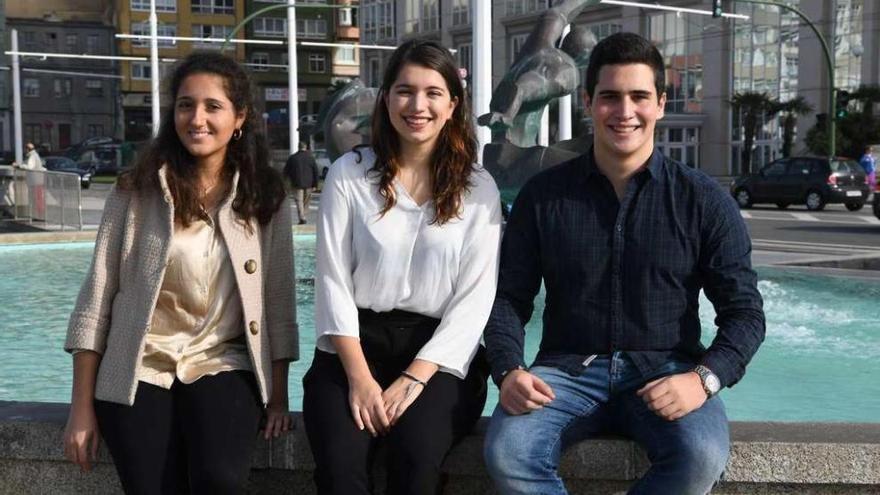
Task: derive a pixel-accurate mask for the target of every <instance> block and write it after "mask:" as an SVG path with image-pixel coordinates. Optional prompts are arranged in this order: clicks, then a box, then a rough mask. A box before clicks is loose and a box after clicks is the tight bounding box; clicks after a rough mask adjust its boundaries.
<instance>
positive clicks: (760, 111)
mask: <svg viewBox="0 0 880 495" xmlns="http://www.w3.org/2000/svg"><path fill="white" fill-rule="evenodd" d="M730 104H731V105H733V110H734V111H735V112H741V113H742V126H743V149H742V170H741V172H742V173H743V174H749V173H751V172H752V148H753V147H754V145H755V136H756V135H757V134H758V128H759V126H760V125H761V122H762V121H763V119H764V118H765V117H771V116H773V115H775V114H776V113H777V112H778V111H779V110H778V102H777V101H776V100H775V99H773V98H771V97H770V96H768V95H767V93H757V92H754V91H746V92H744V93H736V94H735V95H733V98H731V99H730Z"/></svg>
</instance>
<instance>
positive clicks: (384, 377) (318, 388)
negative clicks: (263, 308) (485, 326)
mask: <svg viewBox="0 0 880 495" xmlns="http://www.w3.org/2000/svg"><path fill="white" fill-rule="evenodd" d="M359 320H360V338H361V346H362V348H363V350H364V355H365V356H366V358H367V364H368V365H369V367H370V372H371V373H372V374H373V377H374V378H375V379H376V381H377V382H379V385H380V386H381V387H382V388H383V389H385V388H387V387H388V386H389V385H391V383H392V382H393V381H394V380H395V379H397V378H398V377H399V376H400V372H401V371H402V370H404V369H406V367H407V366H409V364H410V363H411V362H412V360H413V359H414V358H415V356H416V354H417V353H418V352H419V350H420V349H421V348H422V346H423V345H424V344H425V343H426V342H427V341H428V340H429V339H430V338H431V336H432V335H433V332H434V329H435V328H436V327H437V325H438V323H439V321H438V320H436V319H434V318H428V317H426V316H421V315H417V314H413V313H407V312H404V311H397V310H395V311H392V312H390V313H374V312H372V311H367V310H360V311H359ZM487 376H488V366H487V364H486V360H485V357H484V354H483V350H482V347H480V351H479V352H478V354H477V357H476V358H475V359H474V362H473V363H471V367H470V370H469V372H468V375H467V377H466V379H464V380H460V379H458V378H456V377H454V376H452V375H450V374H448V373H442V372H438V373H435V374H434V376H433V377H432V378H431V379H430V380H429V381H428V386H427V387H425V390H424V391H423V392H422V393H421V395H420V396H419V397H418V399H416V401H415V402H414V403H413V404H412V405H411V406H410V407H409V408H408V409H407V410H406V412H405V413H404V414H403V416H401V418H400V420H399V421H398V423H397V424H396V425H395V426H393V427H391V430H390V431H389V433H388V434H387V435H386V436H384V437H381V438H379V439H373V437H371V436H370V434H369V432H367V431H366V430H363V431H361V430H358V428H357V426H356V425H355V423H354V420H353V419H352V417H351V410H350V406H349V402H348V380H347V377H346V375H345V369H344V368H343V366H342V362H341V361H340V360H339V358H338V357H337V356H336V355H335V354H329V353H326V352H322V351H319V350H316V351H315V359H314V361H313V362H312V366H311V368H309V371H308V373H306V375H305V377H303V392H304V395H303V419H304V420H305V427H306V434H307V435H308V437H309V444H310V445H311V448H312V454H313V455H314V457H315V483H316V484H317V486H318V493H320V494H322V495H326V494H340V495H341V494H344V495H358V494H366V493H370V491H371V487H370V481H369V476H368V472H369V467H370V461H371V457H372V454H373V451H374V450H375V447H376V445H377V442H387V447H388V448H387V451H388V458H387V460H388V466H387V472H388V487H387V493H388V494H389V495H399V494H434V493H437V491H438V489H439V487H440V465H441V464H442V463H443V459H444V458H445V457H446V453H447V452H448V451H449V449H450V448H451V447H452V445H453V444H454V443H455V442H457V441H458V440H460V439H461V438H462V437H463V436H464V435H466V434H467V433H468V432H469V431H470V430H471V429H472V428H473V426H474V424H475V423H476V421H477V419H479V417H480V414H481V413H482V411H483V405H484V404H485V402H486V377H487Z"/></svg>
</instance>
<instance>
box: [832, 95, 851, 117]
mask: <svg viewBox="0 0 880 495" xmlns="http://www.w3.org/2000/svg"><path fill="white" fill-rule="evenodd" d="M849 99H850V95H849V91H843V90H839V91H837V98H836V101H835V105H834V116H835V117H837V118H838V119H842V118H844V117H846V116H847V115H849V109H848V107H849Z"/></svg>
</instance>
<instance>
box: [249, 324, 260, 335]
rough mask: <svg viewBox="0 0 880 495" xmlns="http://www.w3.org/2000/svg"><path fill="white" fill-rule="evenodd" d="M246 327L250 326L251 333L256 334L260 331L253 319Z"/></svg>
mask: <svg viewBox="0 0 880 495" xmlns="http://www.w3.org/2000/svg"><path fill="white" fill-rule="evenodd" d="M248 328H250V330H251V335H256V334H258V333H260V325H258V324H257V322H255V321H251V322H250V323H249V324H248Z"/></svg>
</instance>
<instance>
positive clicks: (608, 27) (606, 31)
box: [590, 22, 621, 41]
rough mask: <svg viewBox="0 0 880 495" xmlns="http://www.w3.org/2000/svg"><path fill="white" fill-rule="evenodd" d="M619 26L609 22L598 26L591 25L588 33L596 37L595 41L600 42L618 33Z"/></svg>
mask: <svg viewBox="0 0 880 495" xmlns="http://www.w3.org/2000/svg"><path fill="white" fill-rule="evenodd" d="M620 28H621V25H620V24H616V23H611V22H603V23H600V24H592V25H591V26H590V31H592V32H593V34H594V35H596V41H602V40H603V39H605V38H607V37H609V36H611V35H612V34H614V33H619V32H620Z"/></svg>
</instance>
